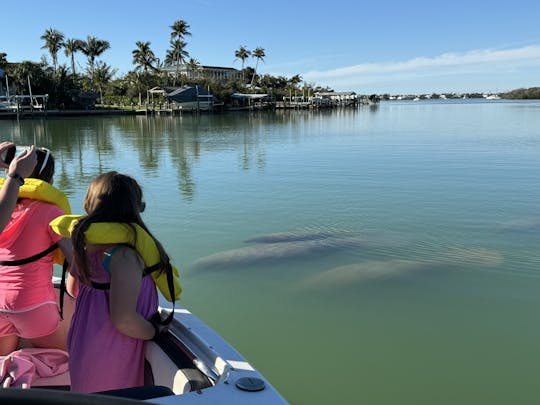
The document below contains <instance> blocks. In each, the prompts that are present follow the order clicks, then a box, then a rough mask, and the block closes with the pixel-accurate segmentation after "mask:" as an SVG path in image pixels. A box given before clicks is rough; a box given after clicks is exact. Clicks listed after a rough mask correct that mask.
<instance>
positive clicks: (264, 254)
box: [193, 240, 340, 270]
mask: <svg viewBox="0 0 540 405" xmlns="http://www.w3.org/2000/svg"><path fill="white" fill-rule="evenodd" d="M339 247H340V245H337V244H335V243H331V244H330V243H321V241H320V240H309V241H297V242H285V243H265V244H257V245H252V246H245V247H241V248H238V249H231V250H225V251H223V252H217V253H214V254H211V255H209V256H205V257H202V258H200V259H197V260H195V261H194V262H193V268H194V269H198V270H202V269H221V268H231V267H238V266H248V265H253V264H260V263H265V262H271V261H275V260H282V259H291V258H297V257H302V256H307V255H312V254H315V253H322V252H328V251H331V250H335V249H338V248H339Z"/></svg>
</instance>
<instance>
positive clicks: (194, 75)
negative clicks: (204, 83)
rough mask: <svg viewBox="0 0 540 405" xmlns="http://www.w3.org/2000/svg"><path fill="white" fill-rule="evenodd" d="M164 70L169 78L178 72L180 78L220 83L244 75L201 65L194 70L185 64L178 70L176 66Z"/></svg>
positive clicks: (235, 70)
mask: <svg viewBox="0 0 540 405" xmlns="http://www.w3.org/2000/svg"><path fill="white" fill-rule="evenodd" d="M162 70H163V71H164V72H167V73H168V74H169V76H174V75H175V74H176V73H177V72H178V75H179V76H180V75H181V76H184V77H186V78H188V79H209V80H212V81H215V82H219V83H226V82H228V81H229V80H232V79H234V80H236V79H239V78H240V77H241V75H242V73H241V72H240V71H239V70H238V69H235V68H228V67H219V66H204V65H199V66H198V67H197V68H196V69H193V68H191V67H190V66H189V65H186V64H185V63H181V64H180V65H179V66H178V70H177V67H176V65H170V66H165V67H163V69H162Z"/></svg>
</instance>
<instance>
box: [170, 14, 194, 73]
mask: <svg viewBox="0 0 540 405" xmlns="http://www.w3.org/2000/svg"><path fill="white" fill-rule="evenodd" d="M169 28H170V29H171V30H172V31H171V49H172V50H173V54H174V62H175V64H176V72H175V75H174V84H176V79H177V77H178V69H179V67H180V62H183V61H184V57H186V58H187V57H188V56H189V55H188V53H187V51H185V50H184V47H185V46H186V45H187V43H186V42H184V38H185V37H187V36H191V32H189V24H188V23H187V22H185V21H184V20H176V21H175V22H174V23H173V25H171V26H170V27H169Z"/></svg>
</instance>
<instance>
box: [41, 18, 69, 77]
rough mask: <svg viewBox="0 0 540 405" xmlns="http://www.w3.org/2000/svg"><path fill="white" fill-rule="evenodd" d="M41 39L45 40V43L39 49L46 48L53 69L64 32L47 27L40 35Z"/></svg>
mask: <svg viewBox="0 0 540 405" xmlns="http://www.w3.org/2000/svg"><path fill="white" fill-rule="evenodd" d="M41 39H42V40H44V41H45V45H43V46H42V47H41V49H48V50H49V53H50V54H51V58H52V61H53V66H54V70H55V71H56V67H57V64H58V51H59V50H60V49H61V48H62V47H63V46H64V34H62V33H61V32H60V31H57V30H55V29H53V28H49V29H48V30H46V31H45V33H44V34H43V35H42V36H41Z"/></svg>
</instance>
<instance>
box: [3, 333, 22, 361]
mask: <svg viewBox="0 0 540 405" xmlns="http://www.w3.org/2000/svg"><path fill="white" fill-rule="evenodd" d="M18 342H19V337H18V336H17V335H9V336H2V337H0V356H7V355H8V354H10V353H11V352H13V351H15V350H16V349H17V344H18Z"/></svg>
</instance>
